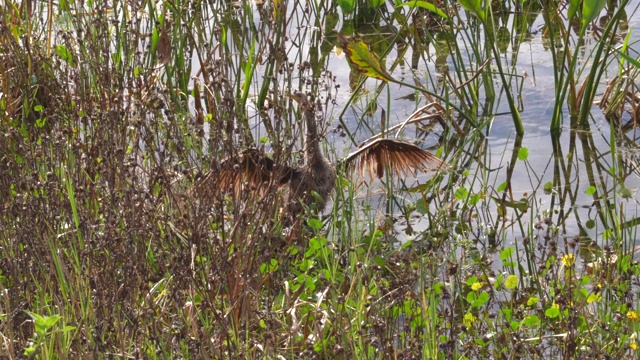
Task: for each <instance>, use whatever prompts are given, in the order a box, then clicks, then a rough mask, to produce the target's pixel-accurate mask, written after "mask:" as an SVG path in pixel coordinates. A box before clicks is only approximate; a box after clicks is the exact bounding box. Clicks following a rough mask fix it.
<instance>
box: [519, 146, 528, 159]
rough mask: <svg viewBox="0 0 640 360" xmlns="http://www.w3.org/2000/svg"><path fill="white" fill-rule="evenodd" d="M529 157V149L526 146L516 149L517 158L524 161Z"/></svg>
mask: <svg viewBox="0 0 640 360" xmlns="http://www.w3.org/2000/svg"><path fill="white" fill-rule="evenodd" d="M528 158H529V149H527V148H526V147H521V148H520V150H518V159H520V160H521V161H525V160H527V159H528Z"/></svg>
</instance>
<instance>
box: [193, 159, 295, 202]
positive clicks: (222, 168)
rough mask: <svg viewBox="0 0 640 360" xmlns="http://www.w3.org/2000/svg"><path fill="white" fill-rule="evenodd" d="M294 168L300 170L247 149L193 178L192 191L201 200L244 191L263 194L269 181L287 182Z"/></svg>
mask: <svg viewBox="0 0 640 360" xmlns="http://www.w3.org/2000/svg"><path fill="white" fill-rule="evenodd" d="M296 171H299V170H297V169H294V168H291V167H288V166H278V165H276V163H275V162H274V161H273V160H272V159H271V158H269V157H268V156H266V155H265V154H264V153H263V152H261V151H259V150H256V149H248V150H245V151H243V152H242V153H241V154H240V155H239V156H235V157H232V158H228V159H225V160H223V161H222V162H221V163H220V164H219V165H218V166H215V167H214V168H213V169H212V170H209V172H207V173H206V174H205V175H204V176H202V177H201V178H200V179H199V180H198V181H196V183H195V184H194V186H193V188H192V190H191V193H192V195H194V196H196V197H197V198H198V199H200V200H201V201H203V200H206V199H213V198H215V196H216V195H217V194H221V193H231V192H232V193H233V194H234V196H235V197H236V198H239V197H240V195H241V194H242V193H243V192H244V191H251V192H255V193H258V194H260V195H262V194H264V192H265V191H266V190H267V189H268V188H269V186H270V185H271V184H272V182H277V184H278V185H279V186H282V185H285V184H286V183H288V182H289V181H290V180H291V178H292V177H293V176H294V174H295V172H296Z"/></svg>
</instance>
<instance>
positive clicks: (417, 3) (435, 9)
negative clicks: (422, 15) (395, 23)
mask: <svg viewBox="0 0 640 360" xmlns="http://www.w3.org/2000/svg"><path fill="white" fill-rule="evenodd" d="M402 6H408V7H410V8H411V9H413V8H415V7H419V8H423V9H425V10H429V11H431V12H432V13H435V14H437V15H438V16H440V17H442V18H445V19H448V18H449V16H447V14H445V13H444V12H443V11H442V10H440V9H439V8H438V7H437V6H435V5H433V4H432V3H430V2H427V1H420V0H416V1H407V2H404V3H402V4H400V5H398V6H396V7H402Z"/></svg>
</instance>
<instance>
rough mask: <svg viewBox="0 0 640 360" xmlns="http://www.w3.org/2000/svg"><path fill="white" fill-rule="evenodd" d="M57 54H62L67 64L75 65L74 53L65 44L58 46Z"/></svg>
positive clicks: (61, 56)
mask: <svg viewBox="0 0 640 360" xmlns="http://www.w3.org/2000/svg"><path fill="white" fill-rule="evenodd" d="M56 55H58V56H60V58H61V59H62V60H63V61H64V62H66V63H67V65H69V66H71V67H73V55H71V52H70V51H69V50H68V49H67V47H66V46H64V45H57V46H56Z"/></svg>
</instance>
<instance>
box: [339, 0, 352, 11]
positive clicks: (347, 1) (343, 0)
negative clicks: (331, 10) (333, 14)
mask: <svg viewBox="0 0 640 360" xmlns="http://www.w3.org/2000/svg"><path fill="white" fill-rule="evenodd" d="M336 4H338V6H339V7H340V9H341V10H342V11H343V12H345V13H347V14H350V13H352V12H353V10H355V9H356V2H355V0H336Z"/></svg>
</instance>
